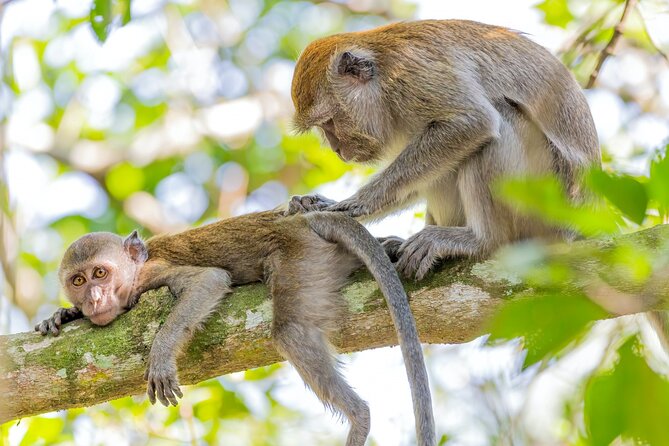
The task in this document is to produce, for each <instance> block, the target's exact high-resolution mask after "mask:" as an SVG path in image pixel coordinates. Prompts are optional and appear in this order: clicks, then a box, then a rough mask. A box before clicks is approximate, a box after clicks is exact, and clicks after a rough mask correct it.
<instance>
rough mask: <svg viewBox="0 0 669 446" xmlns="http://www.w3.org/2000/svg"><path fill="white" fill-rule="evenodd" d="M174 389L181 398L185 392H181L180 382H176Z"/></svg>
mask: <svg viewBox="0 0 669 446" xmlns="http://www.w3.org/2000/svg"><path fill="white" fill-rule="evenodd" d="M172 391H174V394H175V395H176V396H178V397H179V398H183V397H184V394H183V393H181V388H180V387H179V383H174V387H172Z"/></svg>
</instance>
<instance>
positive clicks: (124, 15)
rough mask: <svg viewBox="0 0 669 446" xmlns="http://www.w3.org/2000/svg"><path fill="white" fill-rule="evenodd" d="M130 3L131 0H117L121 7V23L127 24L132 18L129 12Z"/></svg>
mask: <svg viewBox="0 0 669 446" xmlns="http://www.w3.org/2000/svg"><path fill="white" fill-rule="evenodd" d="M131 3H132V0H119V5H120V7H121V24H122V25H127V24H128V23H130V20H132V14H131V8H130V6H131Z"/></svg>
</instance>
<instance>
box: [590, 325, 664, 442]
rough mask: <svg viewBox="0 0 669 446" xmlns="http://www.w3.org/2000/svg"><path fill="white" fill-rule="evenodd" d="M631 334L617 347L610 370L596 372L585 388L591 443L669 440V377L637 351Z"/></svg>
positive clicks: (634, 339) (636, 344)
mask: <svg viewBox="0 0 669 446" xmlns="http://www.w3.org/2000/svg"><path fill="white" fill-rule="evenodd" d="M637 350H638V340H637V339H636V338H631V339H630V340H628V341H627V342H626V343H625V344H624V345H623V346H622V347H621V348H620V350H619V360H618V363H617V364H616V366H615V368H614V369H613V370H612V371H608V372H606V373H602V374H600V375H598V376H595V377H594V378H592V379H591V380H590V382H589V383H588V385H587V387H586V390H585V407H584V415H585V425H586V429H587V431H588V435H589V437H590V440H591V442H592V444H593V445H595V446H598V445H602V446H604V445H609V444H610V443H611V442H612V441H614V440H615V439H616V438H618V437H621V438H622V439H623V440H633V441H634V443H636V444H649V445H666V444H669V429H667V420H668V419H669V381H667V380H666V379H664V378H663V377H661V376H659V375H658V374H657V373H655V372H654V371H653V370H652V369H651V368H650V367H649V366H648V364H647V363H646V361H645V360H644V358H643V357H641V356H640V355H639V354H637V353H636V351H637Z"/></svg>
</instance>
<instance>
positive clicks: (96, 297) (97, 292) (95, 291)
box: [91, 286, 102, 304]
mask: <svg viewBox="0 0 669 446" xmlns="http://www.w3.org/2000/svg"><path fill="white" fill-rule="evenodd" d="M101 300H102V290H101V289H100V287H96V286H94V287H91V301H92V302H93V303H94V304H98V303H99V302H100V301H101Z"/></svg>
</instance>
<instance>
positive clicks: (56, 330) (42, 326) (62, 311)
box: [35, 307, 84, 336]
mask: <svg viewBox="0 0 669 446" xmlns="http://www.w3.org/2000/svg"><path fill="white" fill-rule="evenodd" d="M83 316H84V315H83V313H82V312H81V310H79V309H78V308H77V307H71V308H59V309H58V310H56V312H55V313H54V314H53V316H51V317H50V318H49V319H45V320H43V321H42V322H40V323H39V324H37V325H35V331H39V332H40V333H41V334H42V336H45V335H47V334H48V333H49V332H51V333H52V334H53V335H54V336H58V335H59V334H60V326H61V325H63V324H67V323H68V322H70V321H73V320H75V319H80V318H82V317H83Z"/></svg>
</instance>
